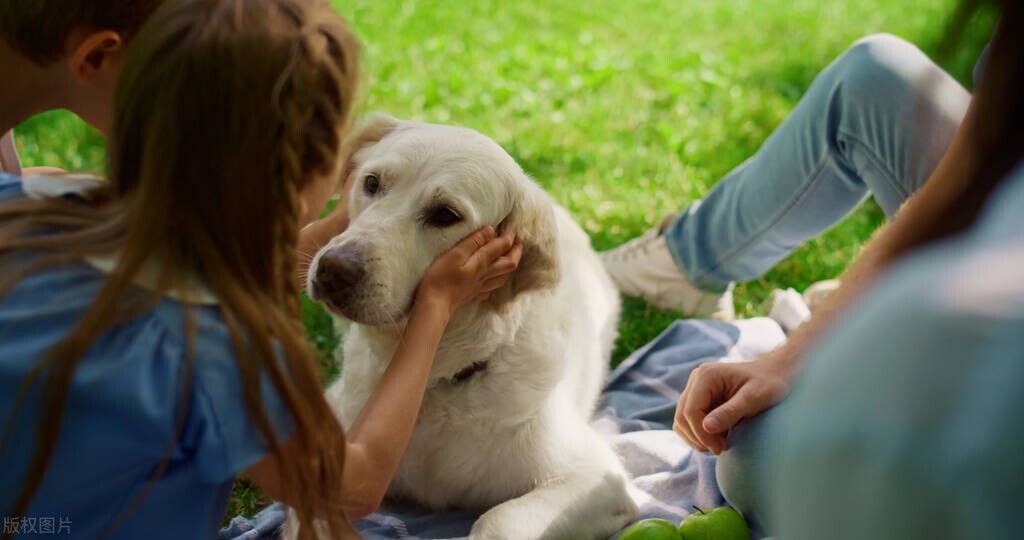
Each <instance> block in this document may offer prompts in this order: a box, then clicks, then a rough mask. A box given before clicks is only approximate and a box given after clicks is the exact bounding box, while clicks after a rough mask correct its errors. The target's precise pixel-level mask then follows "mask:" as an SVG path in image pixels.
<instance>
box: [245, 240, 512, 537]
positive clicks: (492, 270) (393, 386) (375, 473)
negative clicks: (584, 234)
mask: <svg viewBox="0 0 1024 540" xmlns="http://www.w3.org/2000/svg"><path fill="white" fill-rule="evenodd" d="M521 255H522V245H521V244H514V237H513V236H512V233H506V234H503V235H502V236H500V237H498V238H494V231H493V229H490V228H489V227H488V228H487V229H486V230H483V229H482V230H480V231H477V232H475V233H473V234H472V235H470V236H469V237H467V238H466V239H464V240H462V241H461V242H459V244H457V245H456V246H455V247H454V248H452V249H451V250H450V251H448V252H447V253H446V254H444V255H442V256H441V257H439V258H438V259H437V260H436V261H435V262H434V264H433V265H432V266H431V267H430V269H429V270H428V271H427V274H426V275H425V276H424V278H423V281H422V282H421V283H420V287H419V289H418V290H417V294H416V301H415V303H414V305H413V309H412V312H411V313H410V316H409V322H408V324H407V325H406V329H405V334H404V335H403V336H402V341H401V342H400V344H399V346H398V349H397V350H396V351H395V354H394V356H393V357H392V359H391V362H390V364H389V365H388V368H387V369H386V370H385V372H384V375H383V376H382V377H381V380H380V381H379V382H378V383H377V386H376V387H375V388H374V391H373V394H372V395H371V396H370V399H369V400H367V402H366V404H365V405H364V406H363V409H362V411H360V414H359V417H358V418H357V419H356V421H355V422H354V423H353V425H352V426H351V428H350V429H349V430H348V432H347V433H346V435H347V444H346V448H345V470H344V475H343V483H344V488H343V492H344V493H345V496H344V500H343V501H342V504H343V506H344V508H345V512H346V514H347V515H348V516H349V518H350V519H357V518H360V517H363V516H365V515H367V514H369V513H371V512H373V511H374V510H375V509H376V508H377V506H378V505H379V504H380V501H381V499H383V497H384V493H385V491H386V490H387V487H388V484H390V482H391V479H392V477H394V475H395V472H396V471H397V470H398V464H399V462H400V461H401V458H402V454H403V453H404V452H405V448H406V446H407V445H408V444H409V438H410V437H411V436H412V430H413V427H414V426H415V423H416V417H417V415H418V413H419V408H420V404H421V402H422V400H423V393H424V391H425V389H426V385H427V380H428V378H429V374H430V370H431V367H432V366H433V361H434V355H435V353H436V352H437V347H438V344H439V343H440V340H441V335H442V334H443V332H444V329H445V326H446V325H447V324H448V320H449V318H450V317H451V314H452V313H453V312H454V311H455V310H456V309H458V308H459V307H461V306H463V305H466V304H469V303H473V302H477V301H480V300H482V299H484V298H486V297H487V296H488V294H489V293H490V291H493V290H495V289H497V288H498V287H501V286H502V285H503V284H504V283H505V281H506V280H507V279H508V276H509V274H510V273H511V272H512V271H513V270H515V268H516V266H517V265H518V263H519V258H520V256H521ZM290 446H291V443H290V442H289V443H287V444H285V445H284V446H282V448H281V450H280V451H281V452H282V453H283V456H282V458H283V459H287V454H288V451H289V448H290ZM247 473H248V474H249V476H250V477H251V478H252V479H253V480H254V481H255V482H256V483H257V484H258V485H259V486H260V487H261V488H263V489H264V491H266V492H267V493H269V494H270V495H271V496H273V497H275V498H279V497H280V495H281V490H280V489H279V480H278V478H279V476H278V472H277V465H276V462H275V460H274V459H273V456H267V457H266V458H264V459H263V460H262V461H260V462H259V463H258V464H256V465H255V466H253V467H252V468H251V469H249V470H248V471H247ZM284 502H285V503H287V502H288V501H284Z"/></svg>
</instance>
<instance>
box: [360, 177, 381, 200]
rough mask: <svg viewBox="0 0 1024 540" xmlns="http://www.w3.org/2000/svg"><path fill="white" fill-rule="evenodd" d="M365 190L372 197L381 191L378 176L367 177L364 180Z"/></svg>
mask: <svg viewBox="0 0 1024 540" xmlns="http://www.w3.org/2000/svg"><path fill="white" fill-rule="evenodd" d="M363 189H365V190H366V192H367V193H369V194H370V195H375V194H376V193H377V192H378V191H380V178H378V177H377V175H376V174H368V175H366V178H364V179H363Z"/></svg>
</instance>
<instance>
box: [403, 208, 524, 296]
mask: <svg viewBox="0 0 1024 540" xmlns="http://www.w3.org/2000/svg"><path fill="white" fill-rule="evenodd" d="M494 234H495V233H494V229H493V228H492V227H484V228H482V229H478V230H477V231H476V232H474V233H472V234H470V235H469V236H467V237H466V238H464V239H462V240H461V241H459V243H458V244H455V246H453V247H452V248H451V249H449V250H448V251H447V252H445V253H443V254H441V255H440V256H439V257H438V258H437V259H436V260H435V261H434V262H433V264H431V265H430V268H428V269H427V272H426V273H425V274H424V275H423V279H422V281H420V286H419V288H418V289H417V291H416V302H441V303H442V304H443V306H444V307H445V309H447V310H448V312H449V313H450V312H452V311H455V310H456V309H458V308H460V307H462V306H464V305H467V304H472V303H476V302H480V301H482V300H485V299H487V298H488V297H489V296H490V294H491V292H492V291H494V290H495V289H498V288H499V287H501V286H502V285H504V284H505V282H507V281H508V278H509V276H510V275H511V274H512V272H513V271H514V270H515V269H516V267H517V266H519V259H520V258H521V257H522V256H523V245H522V244H520V243H518V242H516V238H515V233H513V232H511V231H505V232H503V233H502V234H501V236H498V237H495V236H494Z"/></svg>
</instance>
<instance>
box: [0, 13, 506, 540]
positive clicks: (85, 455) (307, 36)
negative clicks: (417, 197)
mask: <svg viewBox="0 0 1024 540" xmlns="http://www.w3.org/2000/svg"><path fill="white" fill-rule="evenodd" d="M357 73H358V46H357V43H356V41H355V39H354V37H353V36H352V34H351V33H350V31H349V30H348V29H347V28H346V25H345V23H344V22H343V21H342V20H341V19H340V18H339V17H338V16H337V15H336V14H335V13H334V12H333V11H332V10H331V9H330V8H329V7H328V6H327V4H326V3H325V2H323V1H322V0H266V1H260V2H252V1H246V0H218V1H212V0H176V1H174V2H166V3H164V5H163V6H162V7H161V8H159V9H158V10H157V11H156V12H155V13H154V14H153V15H152V16H151V17H150V19H149V20H148V21H147V23H146V24H145V25H144V26H143V27H142V28H141V29H140V31H139V33H138V35H137V36H135V38H134V40H133V42H132V45H131V47H129V48H128V50H127V52H126V56H125V59H124V67H123V70H122V72H121V75H120V77H119V79H118V83H117V90H116V98H115V105H114V115H113V116H114V118H113V126H112V130H111V132H110V146H109V156H110V157H109V181H108V182H106V183H101V184H92V185H88V186H87V185H86V184H78V185H76V186H75V187H76V188H77V189H59V188H54V187H53V186H52V185H50V184H46V185H45V187H46V189H34V188H33V183H34V182H37V181H35V180H33V179H25V181H24V183H23V182H22V181H20V180H19V179H18V178H16V177H14V176H5V175H0V426H2V432H0V470H2V471H3V474H0V515H3V516H6V517H7V518H8V519H7V521H6V522H5V531H4V537H10V536H12V535H15V536H17V535H19V533H21V534H25V535H26V536H27V535H30V534H31V531H27V530H26V528H25V527H24V526H22V525H27V524H29V523H32V524H33V526H34V527H37V526H38V524H41V523H43V521H42V520H44V519H48V518H49V519H54V518H58V517H59V518H60V520H61V524H62V525H65V524H66V525H67V527H68V528H69V529H70V533H71V534H72V536H74V537H76V538H97V537H106V538H126V539H135V538H169V539H171V538H173V539H181V538H211V537H214V536H215V535H216V532H217V528H218V525H219V523H220V521H221V518H222V515H223V514H224V509H225V506H226V504H227V501H228V497H229V493H230V491H231V485H232V481H233V479H234V477H235V476H236V475H237V474H239V473H241V472H247V473H248V474H249V475H250V477H252V478H253V479H254V480H255V481H256V483H258V484H259V485H260V486H261V487H262V488H263V489H264V490H265V491H267V492H268V493H269V494H270V495H271V496H273V497H274V498H276V499H279V500H281V501H284V502H285V503H287V504H288V505H290V506H291V507H293V508H294V509H295V510H296V512H297V514H298V518H299V522H300V537H301V538H312V537H313V527H312V524H313V520H314V519H316V520H318V522H319V524H318V527H317V529H322V531H323V532H324V533H326V534H328V535H329V537H331V538H344V537H351V536H355V535H356V533H355V532H354V531H353V529H352V527H351V525H350V520H352V519H355V518H358V517H361V516H363V515H366V514H368V513H369V512H372V511H373V510H374V509H375V508H376V506H377V505H378V503H379V502H380V499H381V497H382V496H383V493H384V491H385V489H386V487H387V484H388V482H389V481H390V479H391V477H392V476H393V474H394V472H395V469H396V468H397V465H398V461H399V459H400V457H401V454H402V452H403V450H404V448H405V446H406V444H407V442H408V440H409V436H410V434H411V431H412V427H413V424H414V422H415V418H416V413H417V410H418V408H419V404H420V400H421V398H422V395H423V391H424V387H425V384H426V380H427V374H428V373H429V371H430V367H431V363H432V361H433V356H434V353H435V351H436V347H437V343H438V341H439V339H440V336H441V333H442V332H443V330H444V327H445V325H446V324H447V321H448V318H449V317H450V315H451V314H452V312H453V311H454V310H455V309H458V308H459V307H460V306H463V305H465V304H467V303H471V302H473V301H478V300H480V299H482V298H484V297H486V296H487V294H488V292H489V291H491V290H494V289H496V288H498V287H499V286H501V285H502V284H503V283H504V280H505V279H506V278H507V276H508V275H509V273H510V272H511V271H513V270H514V269H515V267H516V265H517V264H518V259H519V255H520V254H521V247H520V246H519V245H517V244H515V242H514V240H513V238H512V237H511V236H510V235H502V236H500V237H495V233H494V231H493V230H492V229H490V228H485V229H482V230H480V231H477V232H475V233H474V234H472V235H471V236H470V237H468V238H467V239H465V240H464V241H462V242H461V243H459V244H458V245H456V246H455V247H454V248H453V249H452V250H451V251H449V252H448V253H446V254H444V255H442V256H441V257H439V258H438V259H437V261H436V262H435V263H434V264H433V266H432V267H431V268H430V270H429V271H428V272H427V274H426V276H425V277H424V279H423V281H422V283H421V284H420V287H419V289H418V291H417V295H416V298H415V301H414V305H413V308H412V311H411V314H410V317H409V319H408V323H407V328H406V331H405V336H404V340H403V342H402V344H401V345H400V346H399V348H398V349H397V351H396V352H395V355H394V358H393V360H392V362H391V364H390V366H389V368H388V370H387V372H386V374H385V375H384V377H383V378H382V379H381V381H380V383H379V384H378V386H377V388H376V391H375V394H374V396H373V397H372V398H371V399H370V401H369V402H368V403H367V405H366V407H365V409H364V410H363V412H362V416H361V417H360V419H359V421H357V422H356V423H355V425H354V427H353V429H352V430H351V431H350V432H349V433H347V434H346V433H343V431H342V428H341V426H340V425H339V423H338V422H337V420H336V419H335V418H334V416H333V414H332V412H331V410H330V409H329V408H328V405H327V403H326V401H325V400H324V398H323V395H322V392H321V381H320V378H319V377H318V372H317V369H316V365H315V362H314V359H313V356H312V354H311V352H310V349H309V347H308V344H307V341H306V338H305V334H304V330H303V327H302V324H301V322H300V319H299V291H298V285H297V282H296V280H295V278H294V275H295V266H296V264H297V262H296V260H295V249H296V243H297V239H298V235H299V231H300V230H301V229H302V228H303V227H304V226H305V225H306V224H308V223H309V222H311V221H312V220H313V218H314V217H315V216H317V215H318V213H319V212H320V210H321V209H322V208H323V206H324V203H325V202H326V198H327V196H328V195H329V194H330V193H331V192H332V191H333V190H334V188H335V184H336V180H337V179H338V177H339V171H340V170H341V167H342V161H343V152H342V140H343V138H344V137H345V135H346V132H347V129H348V126H349V124H350V113H351V109H352V103H353V99H354V98H353V96H354V93H355V90H356V86H357ZM52 181H53V180H52V179H50V180H49V181H45V182H51V183H52ZM39 187H40V186H38V185H37V186H35V188H39ZM29 193H31V194H32V196H29V195H27V194H29ZM42 193H49V194H51V195H54V194H56V195H55V196H49V197H47V196H41V195H40V194H42ZM172 511H173V512H174V513H175V514H176V515H179V516H181V515H188V516H191V519H187V520H178V521H170V520H168V519H167V518H166V516H168V515H169V514H170V513H171V512H172ZM156 524H159V526H157V525H156Z"/></svg>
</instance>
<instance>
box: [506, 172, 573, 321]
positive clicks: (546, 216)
mask: <svg viewBox="0 0 1024 540" xmlns="http://www.w3.org/2000/svg"><path fill="white" fill-rule="evenodd" d="M524 187H525V189H524V190H523V192H522V193H521V194H520V195H519V196H518V197H517V198H516V200H514V201H513V203H512V211H511V212H510V213H509V215H508V217H506V218H505V220H504V221H502V222H501V224H500V225H499V226H498V232H499V233H500V232H501V231H504V230H506V229H508V230H512V231H515V233H516V236H517V238H518V239H519V241H520V242H522V244H523V257H522V259H520V260H519V267H518V268H517V269H516V271H515V272H513V273H512V275H511V276H510V277H509V280H508V283H506V284H505V285H504V286H502V287H501V288H500V289H498V290H496V291H494V292H493V293H492V294H491V302H492V304H494V305H496V306H501V305H504V304H505V303H507V302H508V301H509V300H511V299H512V298H515V297H516V296H517V295H519V294H522V293H524V292H527V291H535V290H542V289H547V288H551V287H554V286H555V285H557V284H558V280H559V279H560V277H561V269H560V265H559V262H558V251H557V249H558V244H557V238H558V224H557V222H556V221H555V211H554V202H553V201H552V200H551V198H550V197H548V195H547V194H546V193H544V192H543V191H542V190H541V189H540V188H539V187H538V186H536V185H535V184H533V182H530V181H528V182H527V183H525V186H524Z"/></svg>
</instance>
